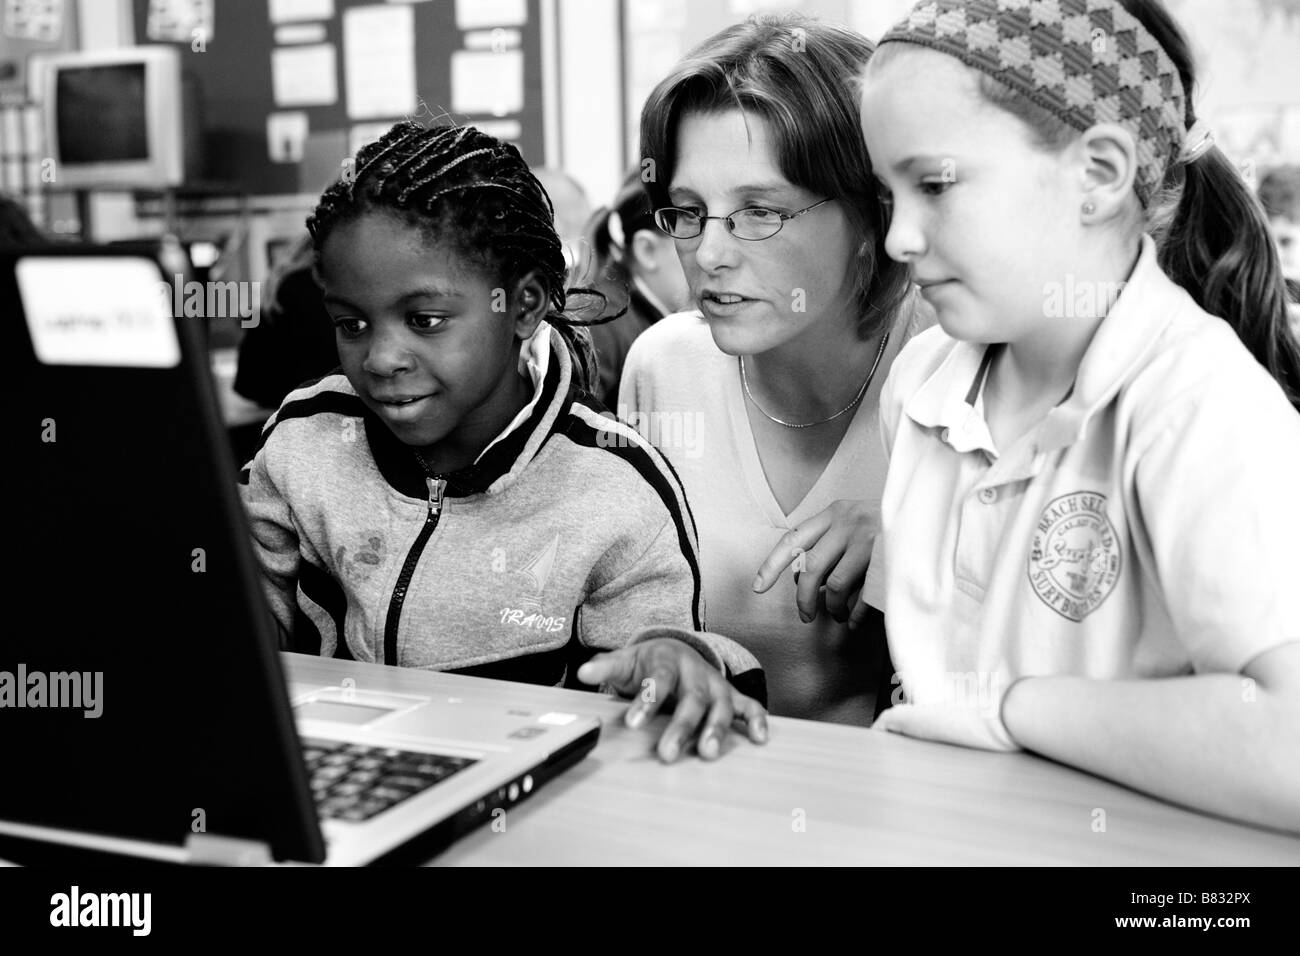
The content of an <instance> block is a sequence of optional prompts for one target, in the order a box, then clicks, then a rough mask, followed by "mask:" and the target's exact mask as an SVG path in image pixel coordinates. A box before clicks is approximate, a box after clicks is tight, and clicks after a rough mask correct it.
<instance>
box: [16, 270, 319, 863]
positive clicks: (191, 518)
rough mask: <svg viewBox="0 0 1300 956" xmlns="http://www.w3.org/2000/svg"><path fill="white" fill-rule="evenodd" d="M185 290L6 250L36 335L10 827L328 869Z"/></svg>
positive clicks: (21, 427) (22, 445)
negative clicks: (203, 840)
mask: <svg viewBox="0 0 1300 956" xmlns="http://www.w3.org/2000/svg"><path fill="white" fill-rule="evenodd" d="M166 288H167V287H166V285H165V283H164V279H163V272H162V270H160V269H159V267H158V265H157V264H156V262H154V261H152V260H150V259H149V258H147V257H144V256H140V255H124V254H123V253H122V251H121V250H112V249H93V248H80V249H71V248H57V249H55V250H53V251H51V250H42V251H41V252H40V253H39V254H37V253H33V254H31V255H25V256H24V255H21V254H13V253H8V254H4V255H0V314H4V315H6V316H8V317H9V318H10V320H11V321H10V328H11V329H14V330H16V332H17V335H18V343H17V348H16V349H15V351H14V352H13V353H12V354H13V355H14V356H15V361H16V362H17V365H18V369H17V377H16V382H15V387H16V391H15V394H14V400H16V401H17V404H18V409H17V412H16V414H13V415H11V416H6V418H7V420H8V422H9V428H10V431H11V437H10V448H11V449H12V454H11V468H12V470H13V472H14V474H15V475H16V477H17V479H18V482H17V490H18V498H17V500H16V501H15V504H16V506H17V507H15V508H14V509H13V510H14V511H15V512H16V514H15V516H14V517H15V519H16V521H17V528H16V529H15V531H14V533H13V538H12V539H11V546H12V547H13V548H14V553H13V554H12V555H11V562H10V566H11V567H14V568H16V569H17V571H16V573H17V580H14V581H11V582H10V584H11V587H10V593H11V594H12V595H13V596H14V598H13V599H14V607H15V608H16V610H17V614H15V615H14V617H13V618H11V622H10V625H9V626H8V627H6V629H5V632H6V633H5V636H4V637H2V638H0V726H2V727H3V734H4V739H5V741H6V747H8V748H11V753H12V756H11V758H10V761H9V763H8V766H9V767H10V768H11V771H12V777H11V779H9V780H7V781H6V783H5V786H3V787H0V820H7V821H16V822H21V823H27V824H34V825H40V826H46V827H55V828H67V829H72V830H78V831H85V832H92V833H97V834H106V835H111V836H118V837H125V838H130V839H137V840H148V841H151V842H156V843H161V844H168V845H183V844H184V843H186V842H187V840H188V838H189V837H190V835H191V834H197V833H206V834H209V835H213V836H229V837H242V838H248V839H256V840H261V841H266V842H269V843H270V844H271V846H272V852H273V853H274V854H275V855H276V856H277V857H280V858H293V859H306V860H319V859H321V858H322V857H323V844H322V841H321V836H320V830H319V826H318V824H317V821H316V817H315V812H314V809H313V807H312V802H311V798H310V791H309V788H308V782H307V779H306V775H305V771H304V769H303V764H302V759H301V754H300V750H299V744H298V740H297V736H296V733H295V731H294V727H293V719H292V714H291V711H290V708H289V705H288V701H287V698H286V694H285V688H284V683H283V677H282V674H281V671H280V665H279V659H278V655H277V654H276V650H277V647H276V637H275V631H274V626H273V624H272V622H271V620H270V616H269V613H268V612H267V610H266V608H265V605H264V603H263V597H262V592H261V586H260V582H259V578H258V575H257V573H256V567H255V564H254V557H253V555H252V552H251V547H250V544H249V541H248V535H247V528H246V524H245V518H244V513H243V510H242V508H241V507H240V504H239V499H238V495H237V492H236V487H235V475H236V470H235V468H236V466H235V462H234V461H233V460H232V459H231V455H230V451H229V449H228V447H227V444H226V436H225V433H224V429H223V426H222V424H221V422H220V419H219V415H218V410H217V404H216V399H215V396H214V393H213V388H212V384H211V381H210V378H209V370H208V358H207V350H206V347H205V343H204V342H203V332H202V329H201V328H200V327H199V326H198V325H197V321H198V320H195V319H186V318H184V317H181V318H175V317H173V316H172V315H171V314H170V311H169V309H168V307H167V305H166V304H165V302H166V301H168V300H167V299H165V298H164V291H163V290H164V289H166ZM5 855H8V856H10V857H11V858H14V859H18V860H19V861H23V859H24V858H23V856H22V855H21V854H19V853H16V852H13V851H9V852H8V853H6V854H5Z"/></svg>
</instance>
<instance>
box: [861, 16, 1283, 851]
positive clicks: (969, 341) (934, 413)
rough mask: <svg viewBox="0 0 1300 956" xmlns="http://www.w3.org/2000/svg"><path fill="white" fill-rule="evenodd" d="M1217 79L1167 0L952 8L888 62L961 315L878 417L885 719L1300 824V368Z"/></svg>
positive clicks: (898, 208) (871, 78) (933, 271)
mask: <svg viewBox="0 0 1300 956" xmlns="http://www.w3.org/2000/svg"><path fill="white" fill-rule="evenodd" d="M1193 83H1194V77H1193V73H1192V64H1191V61H1190V57H1189V52H1188V45H1187V41H1186V39H1185V38H1184V37H1183V35H1182V33H1181V32H1180V31H1179V30H1178V28H1177V27H1176V25H1175V24H1174V23H1173V21H1172V20H1171V19H1170V17H1169V15H1168V14H1167V13H1166V12H1165V10H1164V9H1163V7H1161V6H1160V5H1159V4H1157V3H1155V2H1150V0H1144V2H1139V0H1125V2H1122V3H1121V2H1117V0H969V2H959V0H926V2H923V3H920V4H918V5H917V6H916V7H915V8H914V9H913V11H912V13H911V14H910V15H909V16H908V17H907V18H906V19H904V20H903V21H901V22H900V23H898V24H897V25H896V26H895V27H893V28H892V29H891V30H890V31H889V32H888V33H886V34H885V36H884V37H883V38H882V40H881V42H880V46H879V49H878V50H877V52H876V54H875V55H874V56H873V57H872V59H871V61H870V63H869V64H868V66H867V68H866V71H865V76H864V85H863V96H862V125H863V131H864V134H865V138H866V141H867V147H868V149H869V151H870V153H871V157H872V162H873V165H874V169H875V172H876V175H877V177H878V179H879V180H880V182H881V184H882V187H883V188H882V193H883V194H884V195H885V196H886V198H887V200H888V202H889V203H890V205H891V207H892V209H891V218H890V224H889V229H888V234H887V236H886V239H885V246H886V249H887V251H888V253H889V255H890V256H891V257H892V258H894V259H895V260H897V261H899V262H903V263H906V264H907V265H908V267H909V268H910V270H911V277H912V281H913V282H915V283H916V284H917V285H918V286H920V288H921V290H922V295H924V296H925V298H926V299H927V300H928V301H929V302H930V303H931V304H932V305H933V306H934V308H935V310H936V313H937V316H938V321H939V326H938V327H936V328H934V329H930V330H928V331H927V332H925V333H923V334H921V335H920V336H918V337H917V338H916V339H915V340H914V341H913V342H912V343H911V344H910V345H909V346H908V348H907V349H906V350H905V351H904V352H903V354H902V355H901V356H900V357H899V358H898V360H897V361H896V362H895V364H894V369H893V371H892V373H891V375H890V380H889V382H888V383H887V384H886V386H885V394H884V396H883V398H882V399H881V428H882V432H883V436H884V441H885V445H886V447H887V448H888V449H889V452H890V463H889V472H888V477H887V479H886V484H885V491H884V498H883V503H882V524H883V531H882V534H881V536H880V538H879V539H878V540H877V545H876V552H875V557H874V559H873V561H872V564H871V570H870V571H869V572H868V580H867V587H866V591H867V593H868V595H869V596H875V597H877V598H879V596H880V595H882V594H883V601H884V604H883V606H884V607H885V613H886V624H887V629H888V633H889V645H890V650H891V652H892V655H893V660H894V663H895V665H896V667H897V668H898V674H899V678H900V680H901V687H900V688H899V691H900V693H899V694H898V695H897V697H898V699H899V701H900V702H899V703H898V705H897V706H895V707H893V708H892V709H891V710H889V711H887V712H886V713H885V714H884V715H883V716H882V717H881V718H880V720H879V721H877V723H876V726H877V727H878V728H881V729H885V730H891V731H895V732H899V733H904V734H909V735H913V736H918V737H927V738H932V739H937V740H944V741H948V742H952V743H958V744H965V745H967V746H975V747H987V748H991V749H1008V750H1009V749H1016V748H1024V749H1026V750H1030V751H1034V752H1037V753H1040V754H1042V755H1044V756H1046V757H1049V758H1052V759H1054V760H1058V761H1060V762H1062V763H1066V764H1070V765H1073V766H1076V767H1079V768H1082V769H1084V770H1088V771H1090V772H1093V773H1096V774H1099V775H1101V776H1104V777H1109V778H1111V779H1113V780H1117V781H1119V782H1121V783H1124V784H1126V785H1129V786H1132V787H1135V788H1138V789H1141V790H1145V791H1147V792H1149V793H1152V794H1155V795H1158V796H1161V797H1164V798H1166V799H1169V800H1173V801H1176V802H1179V803H1183V804H1186V805H1190V806H1194V807H1197V808H1199V809H1201V810H1205V811H1209V812H1212V813H1217V814H1222V815H1226V816H1232V817H1237V818H1240V819H1244V820H1248V821H1251V822H1254V823H1258V824H1264V825H1269V826H1274V827H1280V828H1284V829H1290V830H1300V798H1298V795H1300V761H1297V760H1296V759H1295V754H1296V753H1297V752H1300V614H1297V612H1296V608H1295V604H1294V599H1293V595H1294V593H1295V589H1296V586H1297V582H1300V550H1298V549H1297V543H1300V497H1298V496H1297V495H1296V493H1295V488H1296V480H1297V479H1296V476H1297V475H1300V415H1297V414H1296V409H1295V407H1294V403H1295V402H1296V401H1297V389H1298V388H1300V361H1297V352H1296V346H1295V343H1294V342H1292V341H1291V340H1290V339H1289V338H1288V337H1287V334H1286V330H1285V323H1286V301H1285V295H1284V291H1283V289H1284V286H1283V280H1282V276H1281V273H1280V271H1279V269H1278V262H1277V257H1276V253H1275V252H1274V251H1273V248H1272V245H1271V243H1270V241H1269V236H1268V231H1267V226H1266V223H1265V221H1264V218H1263V216H1262V213H1261V210H1260V209H1259V207H1258V205H1257V204H1256V203H1255V201H1254V199H1253V197H1252V196H1251V194H1250V192H1249V190H1248V189H1247V187H1246V185H1245V183H1244V182H1243V181H1242V180H1241V179H1240V177H1239V176H1238V175H1237V174H1236V171H1235V170H1234V169H1233V167H1232V166H1231V165H1230V163H1229V162H1228V160H1227V159H1226V158H1225V157H1224V156H1223V155H1222V153H1220V152H1219V151H1218V150H1217V149H1216V148H1215V147H1214V143H1213V137H1212V135H1211V133H1210V132H1209V131H1208V130H1207V129H1206V127H1205V126H1204V124H1203V123H1201V122H1198V121H1197V120H1196V117H1195V114H1194V111H1193V109H1192V105H1191V104H1192V95H1193V88H1194V87H1193ZM1158 207H1159V208H1172V209H1173V210H1174V211H1173V214H1172V221H1170V222H1169V223H1168V225H1167V228H1166V230H1165V231H1164V232H1163V234H1162V235H1161V236H1160V238H1159V240H1158V241H1157V240H1155V239H1153V238H1152V236H1151V235H1150V234H1149V233H1148V232H1147V228H1148V227H1147V225H1146V224H1147V222H1148V221H1149V216H1150V213H1151V211H1152V210H1153V209H1156V208H1158Z"/></svg>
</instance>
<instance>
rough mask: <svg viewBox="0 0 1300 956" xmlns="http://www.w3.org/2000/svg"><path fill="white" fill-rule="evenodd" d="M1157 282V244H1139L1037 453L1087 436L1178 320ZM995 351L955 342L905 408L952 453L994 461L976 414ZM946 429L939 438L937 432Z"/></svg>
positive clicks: (1146, 239)
mask: <svg viewBox="0 0 1300 956" xmlns="http://www.w3.org/2000/svg"><path fill="white" fill-rule="evenodd" d="M1160 276H1161V273H1160V266H1159V265H1158V264H1157V262H1156V247H1155V242H1154V240H1152V238H1151V237H1150V236H1149V235H1148V236H1143V237H1142V245H1141V250H1140V252H1139V254H1138V261H1137V265H1135V266H1134V267H1133V272H1132V274H1130V276H1129V277H1128V279H1127V280H1126V282H1125V284H1124V288H1123V291H1122V292H1121V293H1120V295H1119V297H1118V298H1117V299H1116V300H1115V304H1114V306H1113V307H1112V308H1111V310H1110V312H1109V314H1107V316H1106V318H1105V319H1104V320H1103V321H1102V323H1101V325H1100V326H1099V327H1098V329H1097V333H1096V335H1095V336H1093V340H1092V343H1091V344H1090V345H1089V346H1088V351H1087V352H1086V353H1084V356H1083V362H1082V363H1081V364H1080V366H1079V374H1078V376H1077V378H1076V379H1075V383H1074V388H1073V389H1072V390H1071V392H1070V395H1069V396H1068V397H1067V398H1066V399H1065V401H1063V402H1062V403H1061V404H1060V405H1058V406H1057V407H1056V408H1054V409H1052V411H1051V412H1050V413H1048V416H1047V419H1046V420H1045V421H1044V423H1043V425H1042V426H1041V428H1040V429H1039V431H1038V433H1037V443H1036V447H1037V451H1038V452H1039V453H1040V454H1041V453H1046V452H1050V451H1054V450H1056V449H1059V448H1065V447H1068V446H1069V445H1072V444H1074V443H1075V442H1076V441H1078V440H1079V439H1080V438H1082V437H1083V436H1084V434H1085V433H1086V432H1087V428H1088V422H1089V421H1090V420H1091V418H1092V416H1093V415H1094V414H1096V412H1097V411H1098V410H1099V409H1101V408H1103V407H1105V406H1106V404H1107V403H1108V402H1109V401H1110V399H1111V398H1113V397H1114V395H1115V393H1116V392H1117V391H1119V389H1120V387H1121V386H1122V385H1123V384H1124V382H1125V381H1127V380H1128V379H1129V377H1130V376H1131V375H1132V373H1133V370H1134V369H1135V368H1136V367H1137V366H1138V365H1139V364H1140V363H1141V362H1142V361H1143V359H1144V358H1145V357H1146V356H1147V354H1148V353H1149V352H1150V350H1151V349H1153V348H1155V345H1156V341H1157V339H1158V338H1159V336H1160V333H1161V331H1162V330H1163V329H1164V328H1165V326H1166V325H1167V324H1168V323H1169V321H1170V319H1171V318H1172V317H1173V316H1174V315H1175V314H1176V313H1177V311H1178V309H1179V308H1180V307H1181V305H1182V303H1181V302H1180V301H1179V300H1178V298H1177V296H1178V295H1182V296H1186V293H1185V292H1183V290H1181V289H1177V287H1174V291H1175V295H1174V296H1171V295H1170V286H1169V283H1167V282H1164V283H1162V282H1159V281H1152V280H1154V279H1157V278H1158V277H1160ZM994 348H996V346H993V345H984V344H981V343H975V342H958V343H957V344H956V346H955V347H954V348H953V349H952V351H951V352H950V353H949V354H948V357H947V358H946V359H944V361H943V363H942V364H941V365H940V366H939V367H938V368H937V369H935V371H934V373H933V374H932V375H931V376H930V377H929V378H928V379H927V380H926V381H925V384H923V385H922V386H921V387H920V388H919V389H918V390H917V391H916V393H915V394H914V395H913V396H912V398H911V399H910V400H909V401H908V403H907V405H906V407H905V408H904V409H903V411H904V414H906V415H907V416H908V417H909V418H911V419H912V421H914V422H916V423H917V424H918V425H921V426H922V427H925V428H935V429H940V430H941V433H940V434H941V437H942V438H943V440H944V441H946V442H947V443H948V444H949V445H950V446H951V447H952V449H953V450H954V451H956V452H959V453H962V454H964V453H966V452H970V451H975V450H985V451H988V452H990V453H994V454H996V450H995V446H994V444H993V439H992V436H991V435H990V434H989V430H988V425H987V423H986V422H985V419H984V416H983V415H982V414H981V412H980V410H979V409H978V408H977V407H976V398H977V396H978V394H979V392H980V391H981V389H980V386H981V384H982V383H981V381H980V379H981V376H982V375H983V374H984V365H985V359H986V357H988V356H990V355H991V350H992V349H994ZM945 429H946V430H947V434H946V435H944V434H943V432H942V430H945Z"/></svg>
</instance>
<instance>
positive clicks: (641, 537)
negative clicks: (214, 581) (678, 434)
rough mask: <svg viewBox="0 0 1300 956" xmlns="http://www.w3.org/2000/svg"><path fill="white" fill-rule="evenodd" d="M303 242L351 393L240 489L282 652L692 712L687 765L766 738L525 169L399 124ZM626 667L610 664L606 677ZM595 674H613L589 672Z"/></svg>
mask: <svg viewBox="0 0 1300 956" xmlns="http://www.w3.org/2000/svg"><path fill="white" fill-rule="evenodd" d="M355 169H356V172H355V174H354V175H349V176H348V177H347V178H346V179H344V180H342V181H340V182H338V183H335V184H334V185H333V186H331V187H330V188H328V189H327V190H325V193H324V195H323V196H321V200H320V204H319V205H318V206H317V207H316V211H315V212H314V213H313V215H312V217H311V218H310V219H309V220H308V222H307V227H308V229H309V231H310V232H311V236H312V241H313V243H314V245H315V251H316V273H317V276H318V278H319V281H320V284H321V288H322V289H323V290H324V293H325V308H326V310H327V311H328V312H329V317H330V319H331V321H332V323H333V326H334V330H335V335H336V341H337V343H338V350H339V358H340V360H341V362H342V369H341V374H332V375H326V376H325V377H324V378H321V379H319V380H318V381H315V382H309V383H307V384H306V385H304V386H302V387H300V388H298V389H297V390H296V391H294V392H291V393H290V394H289V396H288V398H286V399H285V401H284V404H283V405H281V406H280V409H279V410H278V411H277V412H276V413H275V415H274V416H272V418H271V420H270V421H269V422H268V423H267V425H266V428H265V429H264V430H263V432H262V438H261V447H260V448H259V450H258V452H257V455H256V457H255V458H254V459H253V461H252V463H251V464H250V466H249V467H248V468H246V469H245V470H244V473H243V475H242V476H241V482H242V486H243V487H242V492H243V497H244V501H245V504H246V506H247V508H248V510H249V513H250V517H251V525H252V531H253V536H254V539H255V540H254V543H255V547H256V551H257V553H258V556H259V558H260V559H261V562H262V566H263V570H264V572H265V579H266V591H267V594H268V597H269V600H270V604H271V608H272V610H273V612H274V613H275V616H276V619H277V620H278V621H279V622H280V625H281V627H282V629H283V631H284V633H285V639H286V645H287V646H286V649H289V650H297V651H301V652H306V653H315V654H321V655H323V656H335V657H342V658H347V659H356V660H362V661H370V662H373V663H383V664H392V665H398V666H402V667H419V668H424V669H427V670H444V671H455V672H459V673H468V674H474V675H477V676H482V677H495V678H499V679H505V680H522V681H527V682H529V683H540V684H560V683H564V684H566V685H568V686H581V685H583V684H587V685H590V684H606V685H608V686H610V687H612V688H613V689H615V690H617V691H620V692H622V693H625V694H629V695H630V694H632V693H636V694H637V699H636V702H635V703H634V704H633V705H632V707H631V708H630V709H629V710H628V712H627V720H628V723H629V724H631V725H632V726H637V725H639V724H642V723H644V722H645V721H646V720H647V719H648V718H649V717H651V716H653V714H654V713H655V711H656V710H658V708H660V707H661V706H663V705H664V704H665V703H668V702H670V701H673V700H675V701H676V702H677V704H676V710H675V713H674V715H673V719H672V721H671V722H670V723H669V725H668V727H667V728H666V729H665V730H664V731H663V733H662V735H661V736H660V738H659V744H658V752H659V756H660V758H661V759H663V760H665V761H672V760H675V759H676V758H677V757H678V756H679V755H680V754H682V753H685V752H686V751H687V750H688V749H689V745H690V742H691V740H692V739H693V738H694V737H695V736H696V734H697V733H698V735H699V742H698V745H697V750H698V752H699V754H700V755H701V756H703V757H705V758H713V757H716V756H718V755H719V754H720V753H721V750H722V745H723V741H724V739H725V737H726V736H727V734H728V733H729V728H730V727H731V724H732V720H733V718H734V719H736V720H737V721H743V722H744V723H745V724H746V725H747V728H748V730H749V733H750V736H751V738H752V739H755V740H761V739H762V738H763V737H764V736H765V735H766V724H765V717H764V713H763V708H762V706H761V705H760V703H759V702H758V701H756V700H754V699H752V698H753V697H758V698H762V697H763V676H762V671H761V670H760V669H759V667H758V665H757V662H756V661H755V660H754V659H753V657H751V656H750V655H749V654H748V653H746V652H745V651H744V650H743V649H742V648H740V647H739V646H738V645H736V644H734V643H732V642H731V641H728V640H727V639H725V638H721V637H718V636H716V635H712V634H707V633H703V629H704V620H703V613H704V612H703V602H702V600H701V598H700V579H699V555H698V550H697V545H696V541H695V530H694V526H693V525H692V523H691V520H690V512H689V510H688V509H687V506H686V500H685V496H684V494H683V492H682V489H681V486H680V484H679V483H678V482H677V479H676V477H675V476H674V475H673V473H672V470H671V469H670V468H669V467H668V465H667V464H666V463H665V462H664V460H663V459H662V457H660V456H659V455H658V453H656V452H655V451H654V449H653V448H651V447H650V446H649V445H648V444H647V443H646V442H643V441H641V439H640V438H639V437H638V436H637V434H636V433H635V432H634V431H633V430H632V429H630V428H628V427H627V426H626V425H623V424H622V423H619V422H616V421H614V420H613V419H611V418H608V417H606V416H604V415H602V414H601V413H602V412H603V411H604V408H603V406H601V405H600V404H599V403H598V402H596V401H595V400H594V399H593V398H592V397H591V395H590V387H591V384H592V383H593V382H594V381H595V372H594V367H593V363H592V361H591V354H590V353H591V346H590V340H589V339H588V338H587V333H586V329H585V328H583V326H584V325H585V324H586V323H587V322H589V321H590V320H592V319H593V318H597V317H599V316H600V314H601V313H603V312H604V311H606V308H607V304H606V303H604V302H601V301H599V297H597V301H594V302H586V301H585V300H586V299H587V298H588V297H587V296H586V295H585V294H584V293H585V290H581V289H567V288H566V282H565V279H566V276H565V266H564V253H563V250H562V246H561V244H560V239H559V236H557V235H556V232H555V225H554V216H553V213H552V209H551V202H550V199H549V198H548V197H547V194H546V192H545V191H544V190H543V189H542V187H541V185H539V183H538V181H537V179H536V177H535V176H534V175H533V174H532V173H531V172H530V171H529V169H528V166H527V165H526V164H525V163H524V161H523V159H522V157H521V156H520V155H519V152H518V151H517V150H516V149H515V148H514V147H513V146H511V145H509V144H506V143H502V142H500V141H499V140H496V139H494V138H492V137H491V136H488V135H487V134H485V133H482V132H480V131H479V130H477V129H475V128H474V127H472V126H463V127H455V126H443V127H433V128H425V127H423V126H421V125H419V124H417V123H411V122H403V123H398V124H397V125H396V126H394V127H393V128H392V129H391V130H389V131H388V132H387V133H386V134H385V135H384V136H383V137H382V138H381V139H379V140H378V141H377V142H375V143H371V144H370V145H368V146H366V147H365V148H363V149H362V150H361V151H360V153H359V154H358V156H357V162H356V166H355ZM597 652H606V653H597ZM593 655H594V656H593Z"/></svg>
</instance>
